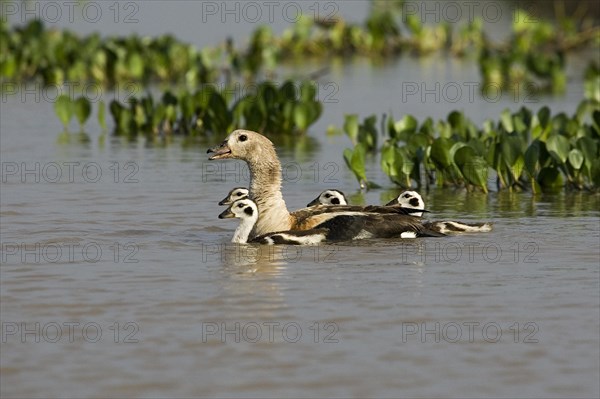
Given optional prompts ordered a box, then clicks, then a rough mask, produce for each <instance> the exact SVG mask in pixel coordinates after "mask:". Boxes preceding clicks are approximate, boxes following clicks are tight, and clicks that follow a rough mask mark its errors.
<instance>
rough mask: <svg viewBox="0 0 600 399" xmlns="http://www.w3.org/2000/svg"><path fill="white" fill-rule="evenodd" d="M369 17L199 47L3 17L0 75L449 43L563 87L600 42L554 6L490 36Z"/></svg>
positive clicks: (492, 81)
mask: <svg viewBox="0 0 600 399" xmlns="http://www.w3.org/2000/svg"><path fill="white" fill-rule="evenodd" d="M371 4H372V5H371V9H370V13H369V15H368V16H367V18H366V20H365V21H364V22H363V23H350V22H347V21H345V20H344V19H343V18H341V17H339V16H338V15H327V16H326V17H324V18H311V17H308V16H304V17H302V18H299V20H298V22H296V23H294V24H293V25H292V26H291V27H290V28H288V29H287V30H285V31H284V32H283V34H282V35H281V36H277V35H275V34H274V33H273V32H272V30H271V28H270V27H268V26H259V27H258V28H257V29H256V30H255V31H254V32H253V33H252V35H251V36H250V38H249V40H248V43H244V44H243V46H244V47H243V48H238V47H236V46H235V44H234V42H233V40H232V39H227V40H225V41H224V43H223V44H221V45H219V46H216V47H212V48H210V47H207V48H204V49H198V48H196V47H194V46H193V45H190V44H188V43H183V42H181V41H179V40H177V39H176V38H175V37H173V36H171V35H162V36H158V37H154V38H152V37H139V36H136V35H131V36H127V37H107V38H103V37H100V35H98V34H95V33H94V34H90V35H87V36H83V37H80V36H79V35H77V34H75V33H73V32H70V31H68V30H56V29H48V28H46V27H45V26H44V24H43V23H42V22H41V21H39V20H34V21H31V22H29V23H28V24H27V25H25V26H22V27H20V26H12V27H9V24H8V22H7V21H6V20H4V19H3V20H2V21H0V79H2V80H3V81H10V82H13V83H22V82H26V81H29V80H36V81H40V82H42V83H44V84H59V85H60V84H63V83H65V82H80V83H84V82H93V83H97V84H100V85H103V86H107V87H114V86H122V85H123V84H125V83H132V82H135V83H141V84H149V83H168V84H178V85H184V86H186V87H188V88H196V87H197V86H198V85H201V84H204V83H214V82H219V81H221V80H224V81H226V82H231V81H232V80H234V79H235V78H241V79H244V80H256V79H260V77H261V76H262V75H261V73H262V74H263V75H266V76H273V74H274V71H275V68H276V67H277V66H278V65H279V64H281V63H285V62H286V61H288V60H292V61H293V62H298V61H303V60H305V59H306V57H312V58H317V59H329V58H331V57H349V56H364V57H368V58H370V59H380V60H381V59H386V58H390V57H396V56H398V55H400V54H405V53H411V54H418V55H425V54H429V53H432V52H435V51H447V52H448V53H449V54H452V55H454V56H457V57H464V56H468V55H474V57H473V59H474V60H477V62H478V64H479V70H480V72H481V75H482V81H483V83H484V85H483V86H482V87H483V89H484V90H485V88H486V87H489V88H491V89H494V90H497V89H498V88H501V89H502V88H506V87H511V88H512V87H518V88H520V89H523V90H525V91H551V92H562V91H563V90H564V87H565V84H566V75H565V59H566V56H567V54H568V53H569V52H572V51H574V50H577V49H580V48H584V47H586V46H596V47H597V46H598V45H600V28H599V27H598V26H595V25H593V24H592V25H591V26H590V24H589V23H588V21H587V20H585V19H584V20H583V22H577V19H576V18H573V17H568V16H566V15H564V13H558V12H557V14H559V15H558V21H557V22H556V23H553V22H549V21H547V20H543V19H541V18H536V17H534V16H532V15H530V14H529V13H527V12H525V11H523V10H520V9H517V10H515V11H514V16H513V19H512V20H513V24H512V31H511V33H510V34H509V35H508V37H507V38H505V39H503V40H500V41H493V40H491V39H490V38H488V37H487V36H486V35H485V33H484V31H483V29H484V26H483V22H482V21H481V19H480V18H473V19H472V20H470V21H467V22H465V23H458V24H456V28H454V27H453V26H452V25H450V24H448V23H447V22H440V23H437V24H425V23H423V21H422V18H421V16H419V15H416V14H413V13H410V12H407V7H404V3H403V2H397V1H374V2H372V3H371Z"/></svg>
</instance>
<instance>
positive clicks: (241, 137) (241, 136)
mask: <svg viewBox="0 0 600 399" xmlns="http://www.w3.org/2000/svg"><path fill="white" fill-rule="evenodd" d="M238 140H240V141H246V140H248V136H246V135H245V134H242V135H240V136H239V137H238Z"/></svg>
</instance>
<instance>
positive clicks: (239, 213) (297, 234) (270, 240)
mask: <svg viewBox="0 0 600 399" xmlns="http://www.w3.org/2000/svg"><path fill="white" fill-rule="evenodd" d="M226 218H238V219H240V224H239V225H238V227H237V229H236V230H235V233H233V238H232V239H231V242H233V243H238V244H245V243H248V242H250V243H258V244H270V245H273V244H290V245H310V244H318V243H320V242H322V241H324V240H325V239H326V237H327V233H328V230H327V229H311V230H302V231H282V232H277V233H269V234H265V235H262V236H259V237H254V238H253V239H251V240H250V239H249V236H250V232H251V231H252V228H253V227H254V224H255V223H256V221H257V220H258V207H257V206H256V203H254V201H252V200H251V199H250V198H244V199H239V200H235V201H234V202H233V203H231V205H230V206H229V207H228V208H227V209H225V210H224V211H223V212H222V213H221V214H220V215H219V219H226Z"/></svg>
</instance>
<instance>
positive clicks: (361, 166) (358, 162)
mask: <svg viewBox="0 0 600 399" xmlns="http://www.w3.org/2000/svg"><path fill="white" fill-rule="evenodd" d="M365 152H366V150H365V148H364V146H363V145H362V144H357V145H356V147H354V150H351V149H349V148H346V149H345V150H344V160H345V161H346V165H348V167H349V168H350V170H351V171H352V173H354V176H356V179H357V180H358V182H359V184H360V186H361V188H364V183H365V182H366V181H367V176H366V172H365Z"/></svg>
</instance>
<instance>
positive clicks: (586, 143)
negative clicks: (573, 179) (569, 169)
mask: <svg viewBox="0 0 600 399" xmlns="http://www.w3.org/2000/svg"><path fill="white" fill-rule="evenodd" d="M577 148H578V149H579V150H580V151H581V152H582V153H583V155H584V158H585V164H586V166H587V168H588V169H591V167H592V163H593V161H594V160H595V159H597V158H598V155H597V154H598V144H596V141H595V140H594V139H592V138H590V137H581V138H579V139H578V140H577Z"/></svg>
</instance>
